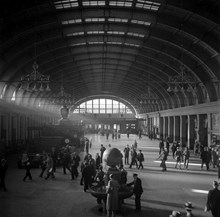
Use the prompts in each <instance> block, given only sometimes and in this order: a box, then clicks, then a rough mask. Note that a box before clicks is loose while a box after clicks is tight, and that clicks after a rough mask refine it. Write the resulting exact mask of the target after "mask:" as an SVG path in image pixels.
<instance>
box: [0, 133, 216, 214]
mask: <svg viewBox="0 0 220 217" xmlns="http://www.w3.org/2000/svg"><path fill="white" fill-rule="evenodd" d="M86 136H87V137H88V138H89V139H90V138H91V139H92V142H93V143H92V144H93V145H92V148H91V150H90V153H91V154H92V155H93V156H95V153H97V152H99V149H100V144H103V145H104V146H105V147H107V148H108V144H111V146H112V147H117V148H118V149H120V150H121V151H123V149H124V147H125V146H126V145H127V144H129V145H131V144H132V143H133V142H134V140H135V139H137V141H138V149H141V150H142V151H143V153H144V156H145V162H144V169H143V170H137V169H136V168H135V167H133V168H132V169H129V168H128V166H127V165H126V166H125V169H126V170H127V171H128V182H129V181H131V180H132V174H133V173H134V172H135V173H138V176H139V177H140V178H141V179H142V183H143V188H144V193H143V195H142V212H140V213H136V212H134V208H135V207H134V197H133V196H132V197H131V198H129V199H126V200H125V204H124V205H123V206H122V213H121V214H120V215H118V216H128V217H136V216H141V217H142V216H143V217H166V216H169V215H170V214H171V212H172V211H173V210H177V211H180V212H181V213H182V214H183V216H185V209H184V204H185V202H187V201H190V202H192V205H193V207H194V208H193V214H194V215H195V216H197V217H205V216H207V217H209V216H210V217H211V214H210V213H205V212H204V211H203V210H204V206H205V203H206V197H207V191H208V190H209V189H210V188H211V187H212V186H211V185H212V181H213V180H215V179H216V178H217V169H213V168H211V170H210V171H206V169H205V168H204V170H201V168H200V159H199V158H198V157H195V156H193V154H192V155H191V161H190V165H189V170H184V169H182V170H179V169H175V168H174V167H175V164H174V160H173V158H172V156H169V158H168V161H167V167H168V168H167V171H166V172H162V171H161V168H160V167H159V163H160V162H159V161H158V160H157V157H158V140H149V139H148V138H147V137H145V136H144V137H143V138H142V139H140V140H139V139H138V138H136V136H135V135H131V136H130V138H129V139H128V138H127V136H126V135H122V137H121V139H119V140H112V139H111V138H110V139H109V140H108V141H107V140H106V138H105V137H104V136H100V135H86ZM82 157H83V153H81V158H82ZM14 159H15V157H14V156H13V157H8V161H9V169H8V173H7V176H6V185H7V188H8V192H3V191H1V192H0V216H1V217H95V216H105V214H103V213H101V212H99V211H98V209H99V208H100V205H98V204H97V203H96V199H95V198H94V197H93V196H91V194H90V193H85V192H83V187H82V186H81V185H80V184H79V180H80V177H79V178H78V180H74V181H71V178H70V174H67V175H63V173H62V169H61V168H58V169H57V172H56V173H55V176H56V178H55V179H51V180H45V179H42V178H40V177H39V173H40V169H32V171H31V172H32V176H33V180H32V181H26V182H23V181H22V178H23V176H24V173H25V171H24V170H22V169H18V168H17V167H16V161H15V160H14Z"/></svg>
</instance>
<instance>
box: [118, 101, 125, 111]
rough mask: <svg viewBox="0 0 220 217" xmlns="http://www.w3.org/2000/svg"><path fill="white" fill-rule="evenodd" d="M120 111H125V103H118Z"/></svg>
mask: <svg viewBox="0 0 220 217" xmlns="http://www.w3.org/2000/svg"><path fill="white" fill-rule="evenodd" d="M119 105H120V113H125V105H124V104H122V103H120V104H119Z"/></svg>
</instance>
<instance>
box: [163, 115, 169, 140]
mask: <svg viewBox="0 0 220 217" xmlns="http://www.w3.org/2000/svg"><path fill="white" fill-rule="evenodd" d="M164 122H165V123H164V139H165V138H167V137H168V128H169V125H168V117H164Z"/></svg>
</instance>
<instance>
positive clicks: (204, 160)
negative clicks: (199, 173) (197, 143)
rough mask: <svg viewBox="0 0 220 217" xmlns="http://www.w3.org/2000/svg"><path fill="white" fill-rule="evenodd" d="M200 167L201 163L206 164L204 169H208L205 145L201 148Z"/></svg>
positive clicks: (207, 155) (207, 153) (207, 154)
mask: <svg viewBox="0 0 220 217" xmlns="http://www.w3.org/2000/svg"><path fill="white" fill-rule="evenodd" d="M200 158H201V160H202V162H201V169H203V165H204V164H205V165H206V169H207V170H209V160H210V158H209V152H208V150H207V147H204V149H201V157H200Z"/></svg>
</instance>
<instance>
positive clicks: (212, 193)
mask: <svg viewBox="0 0 220 217" xmlns="http://www.w3.org/2000/svg"><path fill="white" fill-rule="evenodd" d="M218 185H219V184H218V182H217V181H214V182H213V184H212V186H213V189H212V190H209V192H208V196H207V202H206V206H205V212H207V211H211V213H212V216H213V217H219V216H220V191H219V190H218Z"/></svg>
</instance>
